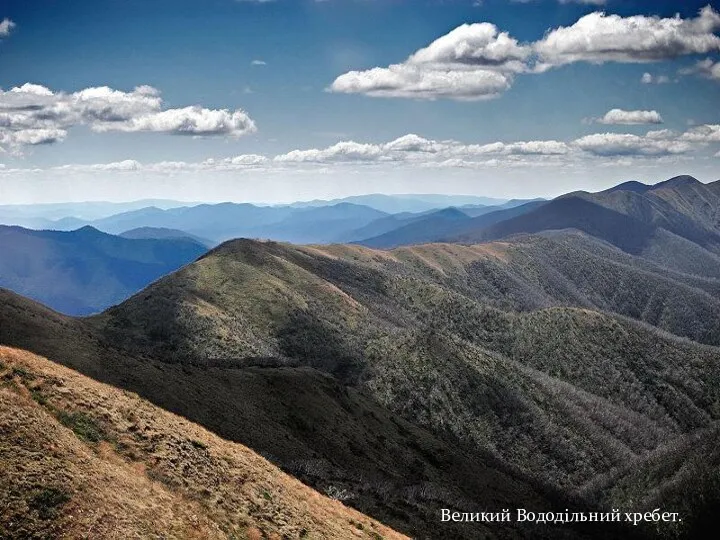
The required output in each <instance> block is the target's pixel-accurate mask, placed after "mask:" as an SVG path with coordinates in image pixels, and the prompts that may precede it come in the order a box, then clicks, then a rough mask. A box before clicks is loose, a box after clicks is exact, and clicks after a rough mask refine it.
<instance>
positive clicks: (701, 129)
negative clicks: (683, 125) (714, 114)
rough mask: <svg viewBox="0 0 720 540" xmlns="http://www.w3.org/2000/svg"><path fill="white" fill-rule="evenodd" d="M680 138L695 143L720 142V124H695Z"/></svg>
mask: <svg viewBox="0 0 720 540" xmlns="http://www.w3.org/2000/svg"><path fill="white" fill-rule="evenodd" d="M680 139H681V140H683V141H689V142H695V143H712V142H720V124H703V125H701V126H695V127H693V128H691V129H689V130H688V131H686V132H685V133H683V134H682V135H681V136H680Z"/></svg>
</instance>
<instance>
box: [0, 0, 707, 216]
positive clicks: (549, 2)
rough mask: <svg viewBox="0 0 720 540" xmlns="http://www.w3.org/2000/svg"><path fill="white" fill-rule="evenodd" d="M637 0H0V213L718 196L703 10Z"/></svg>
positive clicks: (695, 4) (700, 4) (702, 4)
mask: <svg viewBox="0 0 720 540" xmlns="http://www.w3.org/2000/svg"><path fill="white" fill-rule="evenodd" d="M648 4H649V3H648V2H642V1H639V0H631V1H622V2H621V1H620V0H592V1H588V0H530V1H522V2H519V1H510V0H484V1H483V2H478V1H476V0H457V1H454V2H442V1H440V0H437V1H429V2H425V3H423V4H418V3H412V2H409V1H400V2H381V1H379V0H373V1H366V0H365V1H361V0H327V1H323V2H319V1H315V0H298V1H293V0H275V1H259V0H257V1H255V0H244V1H238V0H211V1H209V2H205V3H203V4H202V9H201V8H200V7H199V5H198V3H197V2H192V1H190V0H174V1H172V2H170V1H169V0H159V1H157V2H152V3H147V2H141V1H140V0H128V1H126V2H123V3H122V4H119V3H114V2H101V3H97V2H93V3H91V2H88V1H87V0H81V1H78V2H74V3H73V4H72V5H66V4H62V5H61V4H58V3H55V2H50V1H47V0H38V1H36V2H33V3H32V5H28V4H27V3H26V2H21V1H19V0H9V1H6V2H4V3H3V6H2V8H1V9H2V12H0V200H1V201H2V204H23V203H46V202H65V201H130V200H139V199H148V198H160V199H174V200H180V201H189V202H190V201H193V202H195V201H205V202H219V201H226V200H227V201H237V202H262V203H289V202H293V201H298V200H311V199H333V198H341V197H346V196H350V195H361V194H369V193H387V194H406V193H447V194H463V195H478V196H487V197H496V198H503V199H510V198H534V197H546V198H551V197H554V196H556V195H559V194H561V193H565V192H569V191H575V190H588V191H597V190H601V189H604V188H607V187H610V186H612V185H615V184H618V183H620V182H623V181H626V180H638V181H641V182H645V183H655V182H658V181H661V180H664V179H667V178H670V177H672V176H675V175H680V174H690V175H693V176H695V177H696V178H698V179H699V180H701V181H703V182H711V181H715V180H717V179H718V178H720V166H719V163H718V162H719V161H720V108H718V107H717V104H718V97H719V96H720V37H719V36H718V32H720V13H719V12H718V10H717V9H716V8H715V7H713V6H712V5H710V4H709V3H708V0H704V1H695V0H692V1H687V2H678V1H668V0H661V1H658V2H653V3H652V5H648ZM399 21H402V24H400V22H399Z"/></svg>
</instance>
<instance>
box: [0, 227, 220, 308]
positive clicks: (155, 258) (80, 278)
mask: <svg viewBox="0 0 720 540" xmlns="http://www.w3.org/2000/svg"><path fill="white" fill-rule="evenodd" d="M206 250H207V248H206V247H205V246H204V245H202V244H201V243H198V242H197V241H195V240H192V239H189V238H175V239H171V238H167V239H160V240H158V239H142V240H131V239H126V238H120V237H118V236H112V235H109V234H105V233H101V232H100V231H98V230H96V229H93V228H92V227H83V228H82V229H78V230H76V231H70V232H61V231H32V230H29V229H23V228H21V227H5V226H0V253H2V256H0V286H2V287H7V288H9V289H12V290H13V291H15V292H17V293H19V294H22V295H25V296H28V297H30V298H33V299H35V300H38V301H40V302H43V303H44V304H46V305H48V306H50V307H52V308H53V309H56V310H58V311H61V312H63V313H68V314H71V315H87V314H90V313H97V312H99V311H101V310H103V309H105V308H107V307H108V306H111V305H113V304H116V303H118V302H121V301H122V300H125V299H126V298H127V297H128V296H130V295H131V294H133V293H135V292H136V291H138V290H140V289H142V288H143V287H145V286H146V285H148V284H149V283H151V282H152V281H154V280H156V279H158V278H159V277H161V276H164V275H166V274H168V273H169V272H172V271H174V270H177V269H178V268H180V267H181V266H183V265H184V264H187V263H189V262H191V261H193V260H194V259H196V258H197V257H199V256H200V255H201V254H203V253H204V252H205V251H206Z"/></svg>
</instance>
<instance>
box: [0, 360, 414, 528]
mask: <svg viewBox="0 0 720 540" xmlns="http://www.w3.org/2000/svg"><path fill="white" fill-rule="evenodd" d="M0 537H3V538H5V537H30V538H41V537H52V538H101V539H105V538H107V539H115V538H117V539H126V538H127V539H129V538H166V539H167V538H178V539H185V538H187V539H196V538H197V539H201V538H202V539H205V538H208V539H210V538H238V539H240V538H248V539H254V538H257V539H270V538H278V539H279V538H317V539H320V538H322V539H325V538H328V539H332V538H338V539H343V540H344V539H351V538H375V539H377V538H404V537H403V536H402V535H400V534H398V533H396V532H395V531H393V530H390V529H388V528H387V527H385V526H383V525H381V524H380V523H378V522H377V521H375V520H372V519H370V518H368V517H367V516H365V515H363V514H360V513H359V512H356V511H354V510H352V509H349V508H347V507H345V506H344V505H343V504H341V503H340V502H338V501H334V500H331V499H329V498H327V497H325V496H323V495H320V494H319V493H317V492H315V491H313V490H312V489H310V488H309V487H307V486H305V485H303V484H302V483H300V482H299V481H297V480H295V479H293V478H291V477H289V476H288V475H286V474H284V473H283V472H281V471H280V470H279V469H277V468H276V467H275V466H273V465H272V464H270V463H269V462H268V461H266V460H265V459H263V458H262V457H260V456H258V455H257V454H255V453H253V452H252V451H251V450H249V449H248V448H246V447H245V446H242V445H240V444H236V443H231V442H228V441H225V440H223V439H221V438H219V437H217V436H215V435H214V434H212V433H210V432H208V431H207V430H205V429H203V428H201V427H199V426H198V425H196V424H193V423H191V422H189V421H187V420H185V419H183V418H181V417H179V416H176V415H174V414H172V413H169V412H167V411H164V410H162V409H159V408H157V407H155V406H153V405H151V404H149V403H148V402H146V401H144V400H142V399H140V398H139V397H138V396H137V395H135V394H132V393H129V392H126V391H121V390H118V389H116V388H113V387H111V386H108V385H105V384H101V383H98V382H96V381H93V380H92V379H89V378H87V377H85V376H82V375H80V374H78V373H77V372H75V371H72V370H70V369H68V368H65V367H62V366H60V365H57V364H55V363H53V362H51V361H49V360H47V359H45V358H42V357H39V356H35V355H33V354H31V353H28V352H25V351H21V350H17V349H12V348H9V347H0Z"/></svg>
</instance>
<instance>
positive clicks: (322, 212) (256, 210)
mask: <svg viewBox="0 0 720 540" xmlns="http://www.w3.org/2000/svg"><path fill="white" fill-rule="evenodd" d="M386 215H387V214H386V213H384V212H381V211H379V210H375V209H373V208H370V207H368V206H362V205H357V204H351V203H340V204H335V205H330V206H321V207H316V208H315V207H311V208H292V207H288V206H285V207H274V206H255V205H253V204H245V203H243V204H236V203H220V204H201V205H198V206H189V207H181V208H171V209H168V210H161V209H159V208H154V207H150V208H142V209H139V210H134V211H132V212H125V213H122V214H117V215H114V216H110V217H107V218H104V219H101V220H97V221H93V222H92V226H93V227H96V228H98V229H100V230H102V231H105V232H108V233H111V234H119V233H122V232H124V231H126V230H129V229H136V228H148V227H150V228H153V229H158V228H162V229H175V230H180V231H185V232H187V233H188V234H191V235H194V236H197V237H200V238H207V239H209V240H210V241H212V242H215V243H218V242H222V241H224V240H227V239H231V238H238V237H250V238H272V239H275V240H283V241H292V242H299V243H325V242H332V241H336V240H337V239H338V238H341V237H342V236H343V234H344V233H346V232H347V231H351V230H354V229H357V228H359V227H362V226H364V225H366V224H368V223H370V222H372V221H374V220H376V219H379V218H381V217H384V216H386Z"/></svg>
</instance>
